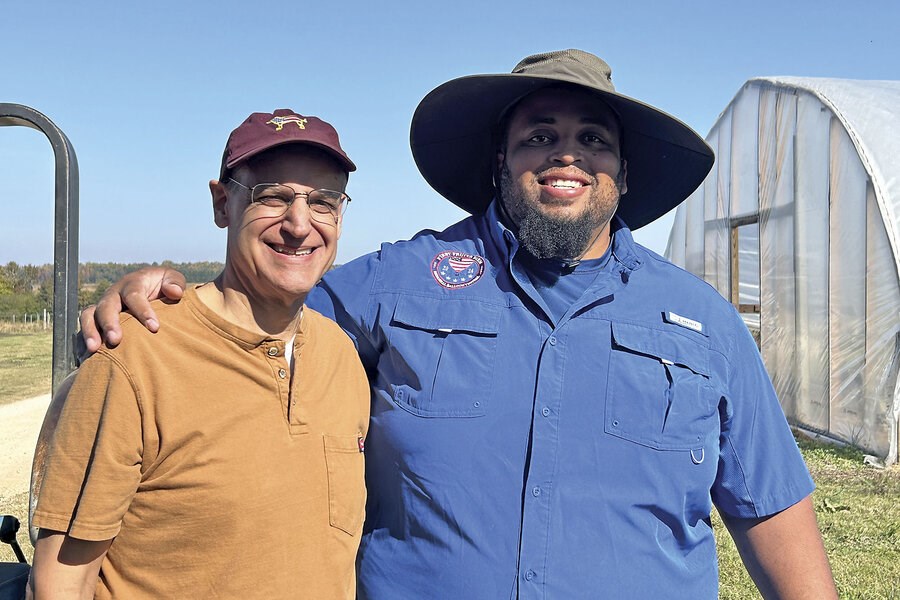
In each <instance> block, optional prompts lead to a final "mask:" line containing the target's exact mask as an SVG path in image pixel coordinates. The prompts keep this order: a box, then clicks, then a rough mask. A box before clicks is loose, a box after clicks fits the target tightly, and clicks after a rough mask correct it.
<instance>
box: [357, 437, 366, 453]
mask: <svg viewBox="0 0 900 600" xmlns="http://www.w3.org/2000/svg"><path fill="white" fill-rule="evenodd" d="M356 443H357V444H358V445H359V451H360V452H361V453H364V452H365V451H366V438H364V437H363V436H359V437H358V438H356Z"/></svg>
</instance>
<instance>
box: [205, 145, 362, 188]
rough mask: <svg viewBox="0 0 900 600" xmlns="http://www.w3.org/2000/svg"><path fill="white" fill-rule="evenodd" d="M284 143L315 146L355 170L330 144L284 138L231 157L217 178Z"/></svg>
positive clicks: (350, 169) (344, 165) (354, 166)
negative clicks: (281, 140)
mask: <svg viewBox="0 0 900 600" xmlns="http://www.w3.org/2000/svg"><path fill="white" fill-rule="evenodd" d="M286 144H304V145H306V146H315V147H316V148H319V149H321V150H323V151H324V152H325V153H327V154H328V155H330V156H333V157H334V158H335V159H336V160H337V161H338V162H339V163H340V164H341V165H342V166H343V167H344V168H345V169H346V170H347V172H348V173H352V172H353V171H355V170H356V165H355V164H353V161H351V160H350V158H349V157H347V156H344V155H343V154H340V153H338V152H335V151H334V148H332V147H331V146H328V145H327V144H321V143H319V142H316V141H313V140H296V139H286V140H284V141H283V142H276V143H274V144H265V145H261V146H259V147H256V148H252V149H250V150H248V151H247V152H244V153H243V154H240V155H238V156H233V157H231V160H229V161H228V162H226V163H224V164H223V165H222V168H221V169H220V170H219V178H220V179H222V178H224V177H225V173H226V172H227V171H230V170H231V169H233V168H234V167H236V166H237V165H239V164H241V163H242V162H244V161H247V160H250V159H251V158H253V157H254V156H256V155H257V154H261V153H263V152H265V151H266V150H271V149H272V148H277V147H278V146H284V145H286Z"/></svg>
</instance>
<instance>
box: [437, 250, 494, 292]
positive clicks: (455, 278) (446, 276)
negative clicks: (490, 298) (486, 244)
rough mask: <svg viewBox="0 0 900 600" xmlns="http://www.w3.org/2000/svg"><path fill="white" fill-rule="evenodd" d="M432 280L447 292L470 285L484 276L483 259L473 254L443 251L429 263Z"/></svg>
mask: <svg viewBox="0 0 900 600" xmlns="http://www.w3.org/2000/svg"><path fill="white" fill-rule="evenodd" d="M431 274H432V275H434V280H435V281H437V282H438V283H439V284H441V285H442V286H443V287H445V288H447V289H448V290H452V289H456V288H464V287H466V286H469V285H472V284H473V283H475V282H476V281H478V280H479V279H481V276H482V275H483V274H484V259H483V258H481V257H480V256H475V255H474V254H466V253H465V252H457V251H456V250H444V251H443V252H441V253H440V254H438V255H437V256H435V257H434V260H432V261H431Z"/></svg>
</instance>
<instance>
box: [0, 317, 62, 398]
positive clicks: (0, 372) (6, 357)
mask: <svg viewBox="0 0 900 600" xmlns="http://www.w3.org/2000/svg"><path fill="white" fill-rule="evenodd" d="M52 351H53V342H52V339H51V333H50V331H45V330H41V329H37V328H34V327H25V326H17V327H15V328H12V327H10V326H5V327H3V328H0V404H8V403H10V402H15V401H16V400H22V399H23V398H31V397H32V396H38V395H40V394H48V393H50V360H51V354H52Z"/></svg>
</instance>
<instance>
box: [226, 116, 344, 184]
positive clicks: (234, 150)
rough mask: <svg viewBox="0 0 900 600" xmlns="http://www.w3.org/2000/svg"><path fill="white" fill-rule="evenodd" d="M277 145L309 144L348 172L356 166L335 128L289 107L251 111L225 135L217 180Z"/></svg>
mask: <svg viewBox="0 0 900 600" xmlns="http://www.w3.org/2000/svg"><path fill="white" fill-rule="evenodd" d="M281 144H311V145H313V146H318V147H319V148H321V149H322V150H325V151H326V152H328V153H329V154H331V155H332V156H334V157H335V158H336V159H337V160H338V162H340V163H341V164H342V165H343V166H344V167H345V168H346V169H347V171H348V172H350V171H355V170H356V165H354V164H353V161H352V160H350V158H349V157H348V156H347V154H346V153H345V152H344V150H343V148H341V142H340V140H339V139H338V134H337V131H335V129H334V127H332V126H331V124H330V123H327V122H325V121H323V120H322V119H320V118H318V117H304V116H303V115H299V114H297V113H295V112H294V111H292V110H290V109H289V108H279V109H278V110H276V111H274V112H271V113H253V114H252V115H250V116H249V117H247V119H246V120H245V121H244V122H243V123H241V124H240V125H239V126H238V128H237V129H235V130H234V131H232V132H231V135H230V136H228V143H226V144H225V153H224V154H223V155H222V168H221V170H220V171H219V180H220V181H221V180H223V179H225V173H226V172H227V171H228V170H229V169H232V168H234V167H235V166H237V165H238V164H240V163H242V162H244V161H245V160H247V159H248V158H250V157H252V156H256V155H257V154H259V153H260V152H264V151H266V150H268V149H269V148H274V147H275V146H280V145H281Z"/></svg>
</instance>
